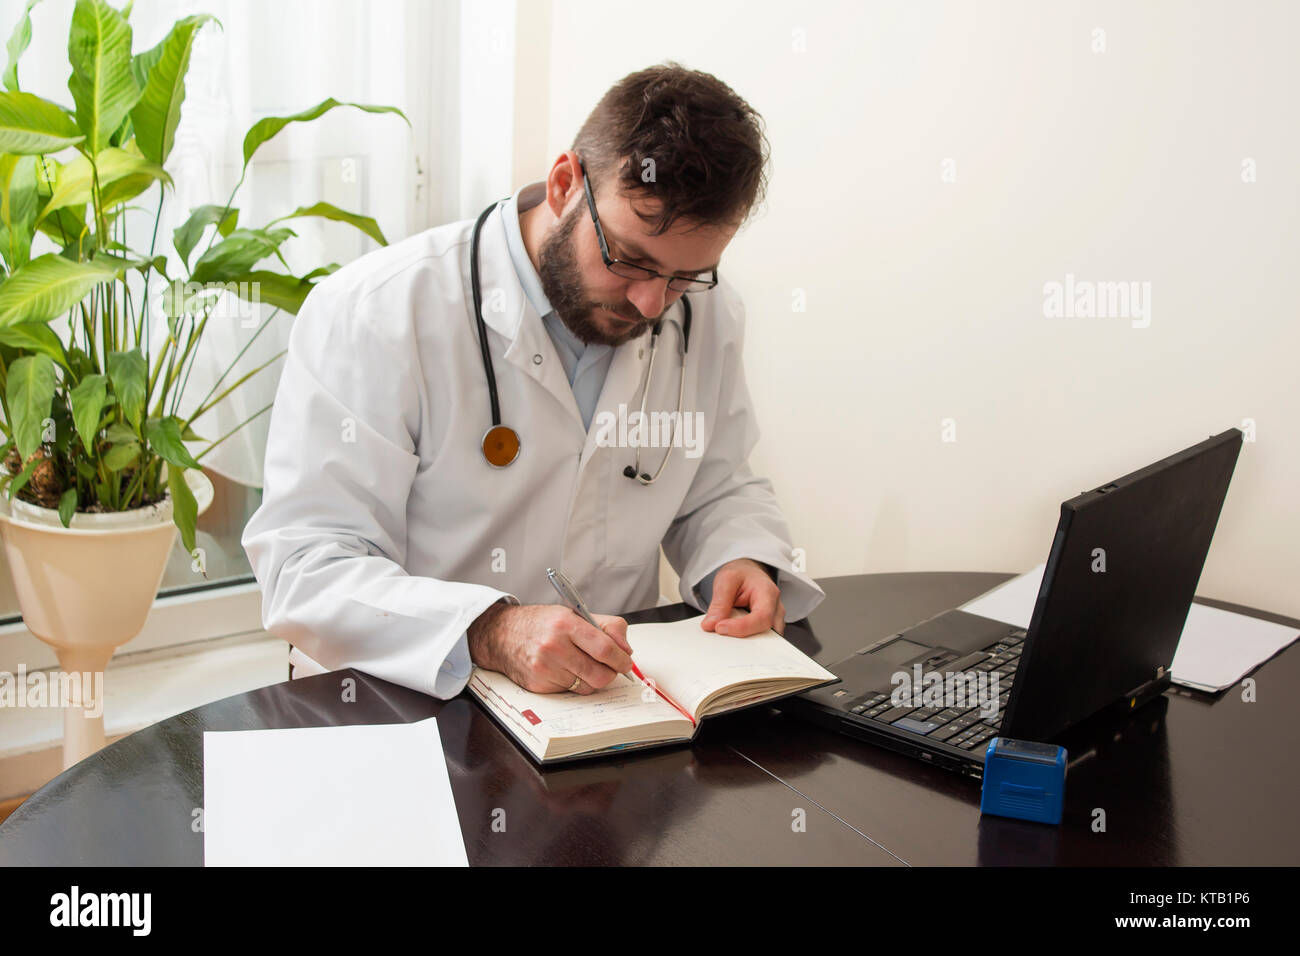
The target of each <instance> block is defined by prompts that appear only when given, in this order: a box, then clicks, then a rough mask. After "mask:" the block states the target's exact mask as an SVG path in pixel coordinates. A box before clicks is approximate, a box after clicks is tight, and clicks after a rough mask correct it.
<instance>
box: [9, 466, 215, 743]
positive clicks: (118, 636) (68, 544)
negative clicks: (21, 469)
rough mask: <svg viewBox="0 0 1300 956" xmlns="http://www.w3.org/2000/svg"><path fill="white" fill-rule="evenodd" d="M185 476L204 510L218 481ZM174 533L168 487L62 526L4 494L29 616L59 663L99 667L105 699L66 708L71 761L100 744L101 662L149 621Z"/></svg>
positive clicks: (55, 517)
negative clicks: (159, 494) (143, 500)
mask: <svg viewBox="0 0 1300 956" xmlns="http://www.w3.org/2000/svg"><path fill="white" fill-rule="evenodd" d="M185 477H186V482H187V484H188V485H189V486H190V489H191V490H192V491H193V492H194V497H195V500H196V501H197V502H198V506H199V511H198V513H199V514H203V512H204V511H206V510H207V508H208V506H209V505H211V504H212V496H213V488H212V482H211V481H210V480H209V479H208V477H207V476H206V475H204V474H203V473H202V472H201V471H198V470H197V469H191V470H189V471H187V472H186V473H185ZM175 536H176V525H175V524H174V523H173V521H172V499H171V495H170V494H168V495H167V496H166V497H165V498H164V499H163V500H162V501H161V502H159V503H157V504H153V505H147V506H146V507H143V508H134V509H132V510H130V511H120V512H112V513H107V514H81V513H77V514H74V515H73V516H72V520H71V522H70V526H69V527H67V528H65V527H63V523H62V522H61V521H60V520H59V513H58V512H57V511H55V510H53V509H50V508H41V507H39V506H37V505H33V504H30V503H28V502H26V501H22V500H19V499H17V498H15V499H13V500H12V501H11V500H9V499H8V497H7V495H6V494H4V493H0V537H3V539H4V549H5V559H6V560H7V561H8V562H9V573H10V575H11V576H12V577H13V582H14V589H15V591H17V593H18V606H19V608H20V609H21V610H22V614H23V622H24V623H25V624H26V625H27V629H28V630H30V631H31V632H32V633H33V634H35V635H36V636H37V637H39V638H40V639H41V640H42V641H44V642H45V643H47V644H49V645H51V646H52V647H53V648H54V651H55V653H56V654H57V655H58V657H59V669H60V671H62V672H64V673H66V674H69V675H74V674H83V673H84V674H91V675H99V677H98V678H97V679H96V680H94V681H93V682H92V686H93V687H95V688H97V689H98V696H99V698H100V699H96V697H95V696H92V697H90V698H88V699H82V700H80V701H79V702H77V703H75V704H71V705H68V706H66V707H65V708H64V714H63V766H64V768H65V769H66V768H68V767H71V766H72V765H73V764H74V763H76V762H77V761H79V760H81V759H83V758H84V757H87V756H89V755H90V754H92V753H94V752H95V751H96V750H99V749H100V748H101V747H103V746H104V717H103V700H102V688H103V672H104V668H105V667H106V666H107V664H108V661H109V658H111V657H112V656H113V652H114V651H115V650H117V648H119V647H121V646H122V645H123V644H125V643H126V642H127V641H129V640H131V638H133V637H135V636H136V635H137V634H139V633H140V631H141V629H143V627H144V623H145V620H146V619H147V618H148V616H149V611H150V609H151V608H152V607H153V601H154V598H155V597H156V596H157V594H158V585H159V583H160V582H161V581H162V576H163V571H164V570H166V567H167V556H168V554H169V553H170V552H171V548H172V541H173V540H174V539H175ZM55 683H56V682H54V681H52V682H51V687H50V694H49V700H50V704H51V706H54V704H55V702H56V701H57V700H58V699H59V697H58V694H57V690H56V687H55Z"/></svg>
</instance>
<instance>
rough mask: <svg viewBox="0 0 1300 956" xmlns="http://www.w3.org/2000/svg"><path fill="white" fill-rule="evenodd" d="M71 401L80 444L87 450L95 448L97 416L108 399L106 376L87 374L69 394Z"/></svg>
mask: <svg viewBox="0 0 1300 956" xmlns="http://www.w3.org/2000/svg"><path fill="white" fill-rule="evenodd" d="M68 397H69V399H71V401H72V421H73V424H75V425H76V426H77V434H78V435H80V436H81V444H82V446H83V447H84V448H85V449H86V451H87V452H90V453H93V452H94V449H95V435H96V433H98V431H99V416H100V415H101V414H102V413H103V411H104V402H105V401H106V400H107V399H108V376H107V375H87V376H86V377H85V378H83V379H82V380H81V381H80V382H79V383H78V384H77V387H76V388H74V389H73V390H72V391H71V392H70V393H69V394H68Z"/></svg>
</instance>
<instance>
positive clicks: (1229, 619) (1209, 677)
mask: <svg viewBox="0 0 1300 956" xmlns="http://www.w3.org/2000/svg"><path fill="white" fill-rule="evenodd" d="M1045 568H1046V565H1045V564H1040V565H1038V567H1036V568H1033V569H1032V570H1030V571H1026V572H1025V573H1024V574H1022V575H1020V576H1018V577H1014V578H1012V579H1011V580H1010V581H1007V582H1006V583H1005V584H1001V585H999V586H998V587H996V588H994V589H993V590H992V591H988V592H986V593H984V594H981V595H980V596H979V597H977V598H975V599H974V600H972V601H968V602H967V603H965V604H963V605H962V606H961V610H963V611H968V612H970V613H971V614H978V615H980V616H981V617H988V618H992V619H993V620H995V621H1005V622H1006V623H1008V624H1011V625H1014V626H1015V627H1028V626H1029V619H1030V618H1031V617H1033V614H1034V602H1035V601H1036V600H1037V598H1038V589H1039V587H1040V586H1041V585H1042V582H1043V571H1044V569H1045ZM1297 637H1300V630H1297V629H1296V628H1294V627H1287V626H1286V625H1283V624H1274V623H1272V622H1271V621H1261V620H1260V619H1259V618H1257V617H1247V616H1246V615H1244V614H1237V613H1235V612H1233V611H1224V610H1221V609H1220V608H1214V607H1206V606H1205V605H1203V604H1193V605H1192V606H1191V608H1190V610H1188V612H1187V623H1186V624H1184V625H1183V633H1182V636H1181V637H1180V638H1179V639H1178V650H1177V651H1176V652H1175V653H1174V661H1173V679H1174V683H1176V684H1182V685H1183V686H1185V687H1194V688H1196V689H1197V690H1208V691H1219V690H1222V689H1223V688H1225V687H1227V686H1229V685H1230V684H1235V683H1236V682H1237V681H1238V680H1239V679H1240V678H1241V677H1243V676H1244V675H1246V674H1248V673H1249V672H1250V671H1252V670H1254V669H1255V668H1256V667H1258V666H1259V665H1260V664H1262V663H1263V662H1264V661H1266V660H1268V659H1269V658H1270V657H1272V656H1273V655H1274V654H1276V653H1277V652H1278V651H1280V650H1281V649H1282V648H1284V647H1286V646H1287V645H1288V644H1290V643H1291V642H1292V641H1294V640H1295V639H1296V638H1297Z"/></svg>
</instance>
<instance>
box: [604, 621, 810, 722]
mask: <svg viewBox="0 0 1300 956" xmlns="http://www.w3.org/2000/svg"><path fill="white" fill-rule="evenodd" d="M701 619H702V618H700V617H692V618H687V619H686V620H684V621H671V622H669V623H666V624H632V625H629V627H628V629H627V640H628V643H629V644H631V645H632V659H633V660H635V661H636V663H637V666H638V667H640V668H641V673H643V674H645V676H646V677H647V678H650V679H652V680H654V681H656V682H658V684H659V686H660V687H662V688H663V690H664V691H665V692H666V693H668V694H670V695H671V696H672V697H673V698H674V699H675V700H676V701H677V702H678V703H679V704H681V705H682V706H683V707H685V708H686V709H687V710H688V711H690V712H691V713H692V714H695V715H696V716H697V717H698V716H699V713H698V711H699V706H700V704H701V703H702V702H703V701H704V699H705V698H706V697H708V696H709V695H710V694H712V693H713V692H714V691H717V690H721V689H722V688H724V687H729V686H731V685H733V684H740V683H744V682H746V681H752V680H763V679H768V678H806V679H808V680H811V681H823V680H832V679H833V678H834V677H835V675H834V674H832V673H831V672H830V671H828V670H826V668H824V667H822V666H821V665H820V664H818V663H817V662H816V661H814V660H812V658H810V657H808V656H807V655H806V654H804V653H803V652H802V651H800V650H799V649H798V648H796V647H795V646H794V645H793V644H791V643H790V642H789V641H787V640H786V639H785V638H783V637H782V636H781V635H779V634H777V633H776V632H775V631H773V630H768V631H766V632H764V633H761V634H755V635H754V636H753V637H727V636H725V635H721V634H715V633H713V632H711V631H705V630H701V629H700V621H701Z"/></svg>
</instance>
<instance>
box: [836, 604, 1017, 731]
mask: <svg viewBox="0 0 1300 956" xmlns="http://www.w3.org/2000/svg"><path fill="white" fill-rule="evenodd" d="M1024 640H1025V631H1024V629H1023V628H1011V629H1010V630H1009V631H1008V632H1007V634H1006V635H1004V636H1003V637H1002V638H1000V639H999V640H997V641H995V642H994V643H992V644H990V645H989V646H988V647H986V648H984V650H982V651H976V652H974V653H972V654H967V655H965V656H961V655H958V654H956V653H955V652H953V651H940V652H938V653H936V654H935V655H934V656H933V657H931V658H929V659H928V660H926V661H923V662H922V664H921V671H922V674H925V673H928V672H930V671H938V672H939V673H940V674H950V673H955V672H958V671H960V672H963V673H975V674H977V675H978V674H980V673H984V674H989V675H993V674H997V675H998V698H997V700H998V706H997V713H996V714H995V715H994V716H992V717H984V716H982V715H983V713H984V711H985V710H986V709H987V708H986V706H985V704H984V703H981V702H976V703H973V704H972V703H971V702H970V701H969V699H967V700H965V701H962V702H960V703H959V704H957V706H953V707H912V706H905V707H895V706H894V705H893V704H892V702H891V700H890V697H891V695H892V693H893V688H892V687H891V688H890V689H889V690H882V691H877V692H873V693H870V694H867V695H866V696H864V697H862V698H860V699H859V700H857V701H855V702H854V703H853V705H852V706H851V707H850V708H849V712H850V713H853V714H857V715H858V716H859V717H862V718H864V719H867V720H870V721H872V722H875V723H881V724H889V725H890V726H892V727H894V728H895V729H897V730H905V731H908V732H909V733H913V734H917V735H918V736H922V737H925V738H926V739H927V740H937V741H941V742H943V743H946V744H948V745H949V746H952V747H958V748H960V749H962V750H974V749H975V748H976V747H978V746H979V745H980V744H982V743H985V742H987V741H988V740H989V739H990V738H992V737H996V736H997V733H998V727H999V726H1000V725H1001V723H1002V713H1003V711H1004V710H1005V708H1006V706H1007V701H1008V700H1009V699H1010V697H1011V687H1012V685H1013V684H1014V683H1015V678H1016V668H1017V667H1019V666H1020V650H1021V647H1022V645H1023V644H1024ZM908 673H911V669H910V667H909V668H908ZM985 686H987V685H985ZM924 690H925V688H924V686H923V688H922V693H923V692H924Z"/></svg>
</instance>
